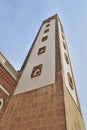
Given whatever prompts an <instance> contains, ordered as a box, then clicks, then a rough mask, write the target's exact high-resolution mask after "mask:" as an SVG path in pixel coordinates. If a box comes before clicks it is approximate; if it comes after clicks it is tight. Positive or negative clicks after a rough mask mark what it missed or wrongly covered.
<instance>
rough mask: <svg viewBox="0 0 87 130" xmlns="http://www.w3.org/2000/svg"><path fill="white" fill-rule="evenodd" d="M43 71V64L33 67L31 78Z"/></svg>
mask: <svg viewBox="0 0 87 130" xmlns="http://www.w3.org/2000/svg"><path fill="white" fill-rule="evenodd" d="M41 71H42V64H40V65H38V66H35V67H33V69H32V73H31V78H33V77H37V76H39V75H41Z"/></svg>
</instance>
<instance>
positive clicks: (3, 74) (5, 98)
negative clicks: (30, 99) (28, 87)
mask: <svg viewBox="0 0 87 130" xmlns="http://www.w3.org/2000/svg"><path fill="white" fill-rule="evenodd" d="M16 85H17V72H16V70H15V69H14V68H13V67H12V65H11V64H10V63H9V62H8V61H7V59H6V58H5V57H4V56H3V54H2V53H1V52H0V121H1V118H2V116H3V114H4V112H5V110H6V108H7V105H8V102H9V99H10V98H11V96H12V95H13V92H14V90H15V87H16Z"/></svg>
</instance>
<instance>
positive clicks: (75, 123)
mask: <svg viewBox="0 0 87 130" xmlns="http://www.w3.org/2000/svg"><path fill="white" fill-rule="evenodd" d="M65 111H66V121H67V130H86V129H85V126H84V121H83V118H82V114H81V112H80V110H79V108H78V106H77V105H76V104H75V102H74V100H73V98H72V97H71V95H70V93H69V91H68V89H67V88H65Z"/></svg>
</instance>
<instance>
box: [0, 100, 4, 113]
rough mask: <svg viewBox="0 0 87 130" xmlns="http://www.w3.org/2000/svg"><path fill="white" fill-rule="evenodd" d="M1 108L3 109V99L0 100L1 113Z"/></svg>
mask: <svg viewBox="0 0 87 130" xmlns="http://www.w3.org/2000/svg"><path fill="white" fill-rule="evenodd" d="M2 107H3V98H0V111H1V109H2Z"/></svg>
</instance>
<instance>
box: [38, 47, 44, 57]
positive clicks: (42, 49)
mask: <svg viewBox="0 0 87 130" xmlns="http://www.w3.org/2000/svg"><path fill="white" fill-rule="evenodd" d="M45 51H46V46H43V47H41V48H39V50H38V55H40V54H42V53H45Z"/></svg>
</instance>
